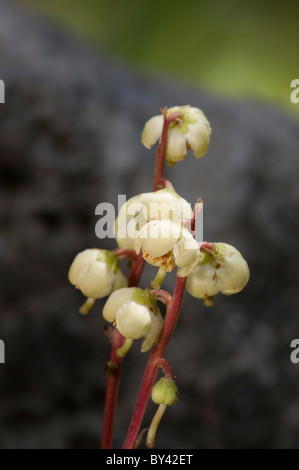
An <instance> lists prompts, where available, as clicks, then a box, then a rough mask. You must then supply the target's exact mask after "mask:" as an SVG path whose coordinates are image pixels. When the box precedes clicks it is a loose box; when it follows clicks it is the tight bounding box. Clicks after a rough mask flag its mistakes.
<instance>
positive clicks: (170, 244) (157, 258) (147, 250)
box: [134, 220, 199, 277]
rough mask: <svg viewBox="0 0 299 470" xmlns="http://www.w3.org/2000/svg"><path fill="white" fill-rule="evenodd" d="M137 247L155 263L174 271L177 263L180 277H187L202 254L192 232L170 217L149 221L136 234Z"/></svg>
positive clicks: (151, 262) (137, 249)
mask: <svg viewBox="0 0 299 470" xmlns="http://www.w3.org/2000/svg"><path fill="white" fill-rule="evenodd" d="M134 250H135V252H136V253H137V254H139V252H140V250H142V252H143V257H144V258H145V259H146V261H147V262H148V263H149V264H151V265H153V266H166V267H167V270H168V271H171V270H172V269H173V268H174V266H175V265H177V266H178V276H180V277H186V276H188V275H189V274H190V273H191V272H192V270H193V268H194V266H195V265H196V263H197V261H198V257H199V247H198V244H197V243H196V241H195V240H194V238H193V237H192V235H191V234H190V232H189V231H188V230H187V229H186V228H185V227H183V226H182V225H180V224H176V223H174V222H171V221H169V220H154V221H151V222H149V223H147V224H146V225H145V226H144V227H143V228H142V229H141V230H140V232H139V234H138V235H137V237H136V239H135V242H134Z"/></svg>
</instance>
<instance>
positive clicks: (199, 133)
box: [141, 105, 212, 164]
mask: <svg viewBox="0 0 299 470" xmlns="http://www.w3.org/2000/svg"><path fill="white" fill-rule="evenodd" d="M174 113H179V114H180V116H181V117H180V118H179V119H177V120H176V121H174V122H172V123H171V124H170V126H169V131H168V136H167V148H166V159H167V160H168V162H169V163H170V164H171V163H176V162H178V161H181V160H184V159H185V158H186V155H187V150H188V149H189V148H191V149H192V150H193V154H194V156H195V158H200V157H203V156H204V155H205V153H206V152H207V150H208V147H209V143H210V134H211V132H212V131H211V126H210V123H209V121H208V119H207V118H206V116H205V115H204V113H203V112H202V111H201V110H200V109H198V108H193V107H191V106H189V105H188V106H174V107H173V108H169V109H168V112H167V117H169V116H171V115H172V114H174ZM163 125H164V116H163V115H159V116H154V117H152V118H151V119H150V120H149V121H147V123H146V124H145V127H144V129H143V132H142V136H141V141H142V143H143V145H144V146H145V147H147V148H151V147H152V146H153V145H154V144H155V143H156V142H157V140H158V139H160V138H161V135H162V130H163Z"/></svg>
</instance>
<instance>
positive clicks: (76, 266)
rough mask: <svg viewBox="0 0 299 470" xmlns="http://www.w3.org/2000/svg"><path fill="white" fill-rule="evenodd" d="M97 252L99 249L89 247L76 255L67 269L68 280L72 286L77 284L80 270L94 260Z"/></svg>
mask: <svg viewBox="0 0 299 470" xmlns="http://www.w3.org/2000/svg"><path fill="white" fill-rule="evenodd" d="M98 253H99V250H97V249H91V250H84V251H82V252H81V253H79V254H78V255H77V256H76V258H75V259H74V261H73V263H72V265H71V267H70V270H69V281H70V283H71V284H73V285H74V286H76V285H77V284H78V279H79V275H80V272H81V271H82V269H84V268H85V267H86V266H88V265H89V264H91V263H94V262H95V261H96V259H97V256H98Z"/></svg>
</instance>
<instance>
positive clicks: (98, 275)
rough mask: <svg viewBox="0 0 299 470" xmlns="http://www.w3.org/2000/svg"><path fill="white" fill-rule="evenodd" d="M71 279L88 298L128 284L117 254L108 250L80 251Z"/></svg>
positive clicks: (101, 295) (102, 294)
mask: <svg viewBox="0 0 299 470" xmlns="http://www.w3.org/2000/svg"><path fill="white" fill-rule="evenodd" d="M69 281H70V283H71V284H73V285H74V286H76V287H78V288H79V289H80V290H81V292H82V293H83V294H84V295H85V296H86V297H88V298H91V299H100V298H102V297H105V296H106V295H109V294H110V293H111V292H113V291H114V290H116V289H121V288H123V287H126V286H127V285H128V282H127V279H126V277H125V276H124V275H123V273H122V271H121V270H120V268H119V264H118V261H117V258H116V256H115V255H114V254H113V253H111V252H109V251H107V250H97V249H90V250H85V251H82V252H81V253H79V254H78V255H77V256H76V258H75V259H74V261H73V263H72V265H71V268H70V270H69Z"/></svg>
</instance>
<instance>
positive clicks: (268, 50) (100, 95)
mask: <svg viewBox="0 0 299 470" xmlns="http://www.w3.org/2000/svg"><path fill="white" fill-rule="evenodd" d="M298 9H299V7H298V4H296V3H295V2H291V1H285V2H284V3H283V5H282V4H281V2H280V3H279V2H278V1H272V2H269V1H266V0H264V1H260V2H249V1H248V2H247V1H244V2H242V3H241V2H237V1H236V0H229V1H227V2H221V1H220V0H217V1H216V0H214V1H213V0H212V1H211V2H208V3H207V2H200V1H190V2H168V1H166V2H160V3H158V2H156V1H154V0H152V1H143V2H137V1H128V2H122V1H117V0H114V1H113V2H108V1H106V0H103V1H99V2H92V1H91V0H90V1H84V2H83V1H81V2H80V1H79V0H76V1H75V0H73V1H72V2H71V1H68V0H61V1H59V2H58V1H56V0H55V1H52V2H43V1H39V2H37V1H34V0H30V1H29V0H26V1H25V0H23V1H22V2H21V1H19V2H17V1H15V2H13V1H5V0H0V39H1V40H0V79H3V80H4V81H5V84H6V103H5V104H2V105H0V282H1V290H0V307H1V308H0V339H2V340H3V341H4V342H5V345H6V364H5V365H0V384H1V385H0V402H1V407H0V409H1V411H0V447H1V448H70V449H74V448H98V447H99V442H100V435H101V423H102V411H103V400H104V393H105V375H104V373H103V370H102V369H103V366H104V364H105V362H106V361H107V360H108V357H109V344H108V341H107V339H106V338H105V337H104V335H103V328H104V320H103V319H102V317H101V307H102V305H103V301H99V302H98V303H97V305H96V307H95V308H94V309H93V311H92V312H91V314H90V315H89V316H88V317H84V318H83V317H81V316H79V314H78V308H79V306H80V305H81V304H82V303H83V301H84V298H83V296H82V295H81V294H80V293H79V292H77V291H75V290H74V289H73V288H72V287H71V286H70V285H69V284H68V281H67V272H68V268H69V266H70V264H71V262H72V260H73V258H74V256H75V255H76V253H77V252H79V251H80V250H83V249H85V248H87V247H103V248H113V247H114V243H113V240H103V241H102V242H101V241H100V240H98V239H97V238H96V236H95V224H96V222H97V218H96V217H95V213H94V212H95V207H96V206H97V204H99V203H100V202H103V201H108V202H112V203H113V204H115V205H116V204H117V195H118V194H126V195H127V196H128V197H131V196H133V195H135V194H137V193H140V192H144V191H148V190H149V189H150V187H151V178H152V171H153V165H154V151H152V152H150V151H148V150H146V149H144V148H143V147H142V145H141V143H140V134H141V131H142V128H143V125H144V123H145V121H146V120H147V119H148V118H149V117H151V116H152V115H154V114H157V113H158V111H159V108H160V107H161V106H164V105H165V104H167V105H169V106H172V105H176V104H187V103H190V104H192V105H193V106H197V107H200V108H202V109H203V110H204V112H205V113H206V114H207V116H208V118H209V120H210V122H211V125H212V128H213V136H212V140H211V145H210V149H209V151H208V154H207V156H205V157H204V158H203V159H201V160H200V161H195V159H193V157H192V156H191V154H190V155H189V156H188V158H187V160H186V161H185V162H184V163H180V164H178V165H177V166H176V167H175V168H174V169H170V170H169V169H167V171H166V173H167V174H166V176H167V177H169V178H170V179H171V180H172V182H173V184H174V186H175V189H176V190H177V191H178V192H179V193H180V194H181V195H182V196H184V197H185V198H186V199H187V200H188V201H189V202H194V201H195V200H196V199H197V198H198V196H201V197H203V198H204V200H205V211H204V236H205V239H207V240H209V241H225V242H227V243H231V244H233V245H235V246H236V247H238V248H239V249H240V251H241V252H242V254H243V255H244V257H245V258H246V259H247V260H248V263H249V265H250V269H251V279H250V283H249V284H248V286H247V287H246V289H245V290H244V291H243V292H242V293H240V294H238V295H236V296H233V297H224V296H222V297H220V296H218V297H217V298H216V299H215V306H214V308H213V309H207V308H205V307H204V306H203V305H202V303H201V302H200V301H196V300H195V299H193V298H191V297H190V296H188V295H187V294H186V295H185V299H184V304H183V311H182V315H181V318H180V321H179V324H178V328H177V330H176V332H175V334H174V337H173V339H172V342H171V344H170V345H169V348H168V350H167V353H166V357H167V359H168V360H169V362H170V363H171V366H172V368H173V370H174V372H175V374H176V376H177V383H178V387H179V390H180V400H179V402H178V404H177V405H176V406H175V407H174V408H171V409H169V410H168V412H167V414H166V416H165V418H164V419H163V421H162V423H161V427H160V429H159V431H158V438H157V447H158V448H204V449H206V448H208V449H211V448H250V449H252V448H271V449H274V448H299V365H297V366H296V365H293V364H292V363H291V361H290V354H291V348H290V343H291V341H292V340H293V339H295V338H298V337H299V319H298V311H297V310H298V309H297V301H298V300H297V298H298V281H299V276H298V263H297V259H298V248H299V241H298V228H299V221H298V209H299V188H298V176H299V161H298V148H299V135H298V110H299V104H297V105H295V104H292V103H291V102H290V92H291V88H290V83H291V81H292V80H293V79H294V78H298V72H299V71H298V61H296V60H295V58H296V53H297V44H298V28H297V23H296V21H297V13H298ZM152 275H153V270H151V268H149V269H148V270H147V273H146V274H145V276H144V277H143V279H142V283H143V285H147V283H148V282H149V280H150V278H151V277H152ZM172 285H173V278H172V277H170V279H169V280H168V281H167V283H166V287H168V288H169V289H171V288H172ZM139 349H140V342H136V344H135V345H134V347H133V350H132V351H131V352H130V354H129V355H128V358H127V359H126V361H125V364H124V370H123V375H122V379H123V380H122V384H121V385H122V386H121V390H120V395H119V404H118V414H117V421H116V428H115V447H117V448H120V447H121V445H122V442H123V440H124V437H125V434H126V430H127V427H128V424H129V420H130V417H131V414H132V411H133V406H134V403H135V400H136V397H137V392H138V388H139V385H140V382H141V377H142V371H143V368H144V365H145V363H146V360H147V357H148V355H147V354H146V355H144V354H143V355H141V353H140V352H139ZM154 410H155V406H153V405H150V406H149V409H148V413H147V415H146V418H145V420H144V426H148V424H149V422H150V419H151V417H152V415H153V412H154Z"/></svg>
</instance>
